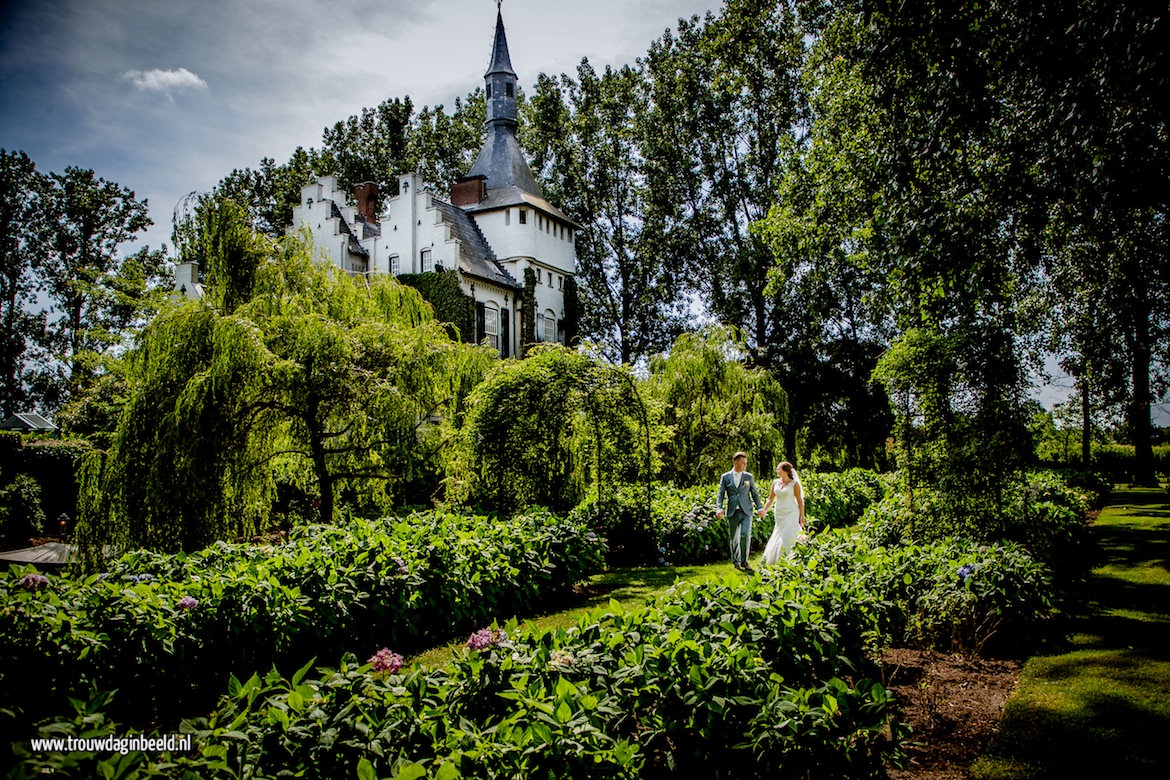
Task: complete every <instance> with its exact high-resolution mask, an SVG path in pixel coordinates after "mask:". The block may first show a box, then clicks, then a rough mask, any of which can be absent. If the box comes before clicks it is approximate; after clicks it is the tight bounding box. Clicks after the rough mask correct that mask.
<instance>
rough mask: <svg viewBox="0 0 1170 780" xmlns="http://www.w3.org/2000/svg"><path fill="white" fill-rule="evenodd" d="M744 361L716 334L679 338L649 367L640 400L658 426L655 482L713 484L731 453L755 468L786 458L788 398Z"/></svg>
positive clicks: (737, 345)
mask: <svg viewBox="0 0 1170 780" xmlns="http://www.w3.org/2000/svg"><path fill="white" fill-rule="evenodd" d="M746 357H747V348H746V346H745V344H744V342H743V340H742V338H740V337H737V336H736V334H735V332H734V331H733V330H732V329H730V328H727V327H716V328H708V329H706V330H704V331H703V332H701V333H684V334H682V335H680V336H679V337H678V338H677V339H676V340H675V342H674V346H673V347H672V348H671V350H670V353H669V354H668V355H665V356H657V357H654V358H652V359H651V360H650V376H649V378H648V379H647V380H646V393H647V395H648V396H649V397H650V398H651V399H652V400H653V401H654V403H656V404H657V405H658V406H660V407H661V409H662V412H661V414H662V424H663V425H664V427H665V434H664V435H663V437H662V440H661V441H659V442H658V444H657V447H658V452H659V457H660V459H661V467H660V472H659V476H660V477H661V478H662V479H664V480H667V481H670V482H673V483H674V484H676V485H680V486H690V485H699V484H707V483H712V484H713V481H714V480H715V479H716V478H717V477H718V476H719V474H720V472H722V471H724V470H726V466H727V464H728V463H730V462H731V456H732V455H733V454H734V453H735V452H736V451H737V450H743V451H745V452H747V453H748V454H749V455H750V456H751V457H752V459H753V460H754V462H755V463H757V464H761V465H759V466H758V468H760V469H772V468H774V467H775V466H776V464H778V463H779V462H780V461H782V460H785V459H786V457H787V456H786V455H785V453H784V451H783V446H784V437H783V426H784V422H785V419H786V418H787V416H788V397H787V395H786V393H785V392H784V389H783V388H782V387H781V386H780V385H779V383H777V382H776V380H775V379H774V378H773V377H772V376H771V375H770V374H769V373H768V372H766V371H764V370H763V369H759V368H747V367H745V365H744V360H745V358H746ZM798 465H799V464H798Z"/></svg>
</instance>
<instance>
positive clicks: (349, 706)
mask: <svg viewBox="0 0 1170 780" xmlns="http://www.w3.org/2000/svg"><path fill="white" fill-rule="evenodd" d="M850 596H851V589H850V588H849V587H848V586H847V585H846V584H845V583H844V582H843V581H842V580H841V579H821V580H818V581H815V582H814V581H803V580H800V579H793V580H781V579H775V578H773V579H770V580H764V579H761V578H755V579H753V580H749V581H747V582H746V583H745V582H743V581H721V582H712V583H708V584H704V585H680V586H678V587H677V588H675V589H674V590H673V591H672V592H670V593H668V594H667V595H666V596H664V597H662V598H661V599H659V600H657V601H656V602H654V603H652V604H650V605H647V606H645V607H641V608H637V609H629V610H626V609H622V608H620V607H619V606H617V605H611V606H610V608H608V609H598V610H596V611H595V612H593V613H591V614H589V615H587V616H585V617H583V618H582V619H581V620H580V621H579V623H578V625H577V626H575V627H574V628H573V629H571V630H568V631H565V630H557V631H554V632H540V631H531V630H524V629H518V628H517V627H516V625H515V623H509V624H508V625H506V626H505V627H503V628H498V627H497V626H495V625H493V626H492V627H491V628H489V629H486V630H484V631H482V632H479V635H477V636H476V637H473V638H472V640H473V641H470V642H469V645H470V644H473V643H474V644H475V645H476V648H477V649H472V650H469V651H468V652H467V653H465V654H464V655H463V656H461V657H459V658H457V659H456V661H455V663H454V666H453V668H452V669H451V670H450V671H449V672H439V671H431V670H426V669H422V668H420V667H417V666H413V667H409V668H405V669H400V670H394V671H383V672H379V671H376V670H375V669H374V668H373V667H372V666H371V665H370V664H369V663H367V664H365V665H359V664H358V662H357V661H356V659H355V658H354V657H353V656H348V657H346V658H344V659H343V660H342V662H341V664H339V665H338V666H337V667H336V668H335V669H328V668H326V669H321V670H316V671H313V670H310V669H309V668H308V667H306V668H302V669H301V670H300V671H298V672H297V673H296V674H295V675H293V676H292V677H284V676H282V675H281V674H279V673H278V672H276V671H275V670H274V671H272V672H270V673H269V674H268V675H266V676H265V677H263V678H261V677H260V676H259V675H253V676H252V677H250V678H244V677H242V676H241V677H237V678H233V680H232V682H231V683H230V685H229V688H228V693H227V695H226V696H225V697H224V698H223V700H222V702H221V704H220V706H219V707H218V708H217V710H216V711H215V712H214V713H213V714H212V715H211V716H210V717H209V718H207V719H199V720H195V721H191V722H189V723H188V724H187V726H186V728H187V729H188V730H190V732H191V733H192V734H193V736H194V738H195V741H196V742H197V743H198V744H200V745H203V746H210V748H208V747H205V748H204V749H203V752H202V754H201V755H197V756H191V755H180V754H177V753H172V754H169V755H167V756H166V759H167V760H170V761H173V762H175V764H177V766H176V769H178V770H183V769H185V770H188V771H192V772H194V773H196V774H199V775H200V776H203V777H221V776H223V777H226V776H231V775H233V774H235V773H240V772H243V771H245V768H247V771H249V772H255V773H257V774H260V775H264V776H269V775H276V774H280V773H283V772H288V773H292V774H296V773H299V772H312V773H317V774H327V775H329V776H337V775H343V774H346V773H351V772H355V771H356V772H357V773H358V774H359V776H377V775H389V774H396V775H397V776H399V777H430V778H445V777H449V776H456V775H458V776H463V777H481V778H503V777H516V776H523V777H534V776H541V777H545V776H549V777H569V776H572V777H576V776H586V775H588V776H594V775H597V774H604V775H605V776H607V777H625V778H635V777H647V776H662V777H669V776H693V775H695V774H696V773H701V774H713V773H714V772H715V771H719V772H730V773H733V774H735V775H737V776H739V775H748V774H754V773H757V772H765V773H770V774H775V775H777V776H781V777H798V776H804V775H805V774H808V773H812V774H817V775H819V774H822V773H823V774H824V775H825V776H832V777H842V778H849V777H858V778H861V777H871V776H873V775H874V773H876V772H878V771H879V770H880V768H881V766H882V765H883V763H884V762H886V761H887V760H889V759H891V758H893V759H896V758H897V757H898V756H899V755H900V749H901V748H900V745H901V741H902V739H903V738H904V735H905V729H904V727H902V726H901V725H900V724H899V723H898V722H897V720H896V718H895V716H894V710H893V700H892V698H891V697H890V695H889V694H888V693H887V692H886V691H885V690H884V689H883V688H882V687H881V686H880V685H878V684H877V683H875V682H874V681H873V680H872V679H867V678H865V676H864V675H863V674H859V673H858V672H857V671H856V670H857V669H858V666H859V664H858V661H859V659H860V656H859V655H858V654H859V653H860V652H861V648H860V647H858V646H856V645H852V644H849V643H847V642H845V641H844V640H843V638H842V635H841V634H839V633H838V629H837V625H836V624H835V623H834V622H833V621H832V620H831V619H830V618H829V613H830V609H828V608H827V606H826V605H831V604H837V603H842V602H844V601H846V600H847V599H849V598H850ZM857 618H858V619H860V620H863V621H866V620H868V618H867V617H865V616H863V615H861V614H858V615H857ZM852 633H853V634H854V635H858V634H860V633H862V630H861V629H860V627H859V626H857V627H852ZM475 640H478V641H475ZM94 720H96V719H93V718H91V720H90V722H91V723H92V722H94ZM84 727H85V726H84V725H83V722H82V720H81V719H80V718H78V719H76V720H62V721H58V722H56V723H55V724H54V728H55V729H57V730H58V731H59V732H62V733H73V731H74V729H78V728H84ZM144 760H147V757H146V756H145V754H142V753H133V754H131V757H130V759H129V761H130V762H132V765H134V766H141V765H142V763H141V762H143V761H144ZM83 761H84V760H83ZM93 763H94V759H89V760H88V761H84V763H83V765H82V766H76V767H66V766H62V764H63V762H62V760H61V759H60V758H59V757H54V756H49V755H45V756H36V757H29V759H28V760H26V762H25V763H24V764H23V767H22V768H23V769H24V770H26V771H31V770H33V769H35V768H37V767H42V766H43V767H46V768H48V767H52V768H54V769H56V770H57V771H58V772H59V773H61V774H63V775H64V776H75V775H80V774H81V773H83V772H86V771H91V770H93ZM790 772H793V773H794V774H790Z"/></svg>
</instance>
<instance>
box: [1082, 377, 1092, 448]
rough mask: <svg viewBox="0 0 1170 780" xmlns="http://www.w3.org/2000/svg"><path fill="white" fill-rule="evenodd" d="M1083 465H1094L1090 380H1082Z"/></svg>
mask: <svg viewBox="0 0 1170 780" xmlns="http://www.w3.org/2000/svg"><path fill="white" fill-rule="evenodd" d="M1080 385H1081V465H1082V466H1083V467H1085V468H1086V469H1087V468H1091V467H1092V465H1093V414H1092V412H1093V409H1092V407H1091V406H1090V405H1089V380H1087V379H1081V381H1080Z"/></svg>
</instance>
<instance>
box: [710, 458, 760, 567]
mask: <svg viewBox="0 0 1170 780" xmlns="http://www.w3.org/2000/svg"><path fill="white" fill-rule="evenodd" d="M746 468H747V453H746V452H737V453H735V456H734V457H733V458H732V459H731V471H728V472H727V473H726V474H724V475H723V476H722V477H720V478H719V492H718V493H717V494H716V496H715V509H716V512H715V516H716V517H718V518H719V519H721V520H722V519H723V516H724V512H723V499H724V497H726V498H727V513H726V514H727V532H728V534H729V535H730V537H731V562H732V563H733V564H735V568H737V569H739V570H740V571H746V572H749V573H750V572H752V571H754V569H752V567H751V566H749V565H748V553H749V552H750V551H751V543H752V515H753V514H756V513H758V514H759V515H760V517H763V516H764V509H763V507H764V502H763V501H761V500H760V494H759V492H758V491H757V490H756V480H755V478H754V477H753V476H752V475H751V474H750V473H749V472H747V471H745V469H746ZM753 508H754V509H755V510H756V512H753Z"/></svg>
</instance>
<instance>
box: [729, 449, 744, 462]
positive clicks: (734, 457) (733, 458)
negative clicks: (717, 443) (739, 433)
mask: <svg viewBox="0 0 1170 780" xmlns="http://www.w3.org/2000/svg"><path fill="white" fill-rule="evenodd" d="M746 457H747V453H746V452H737V453H735V454H734V455H732V456H731V462H732V463H735V462H736V461H737V460H739V459H740V458H746Z"/></svg>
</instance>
